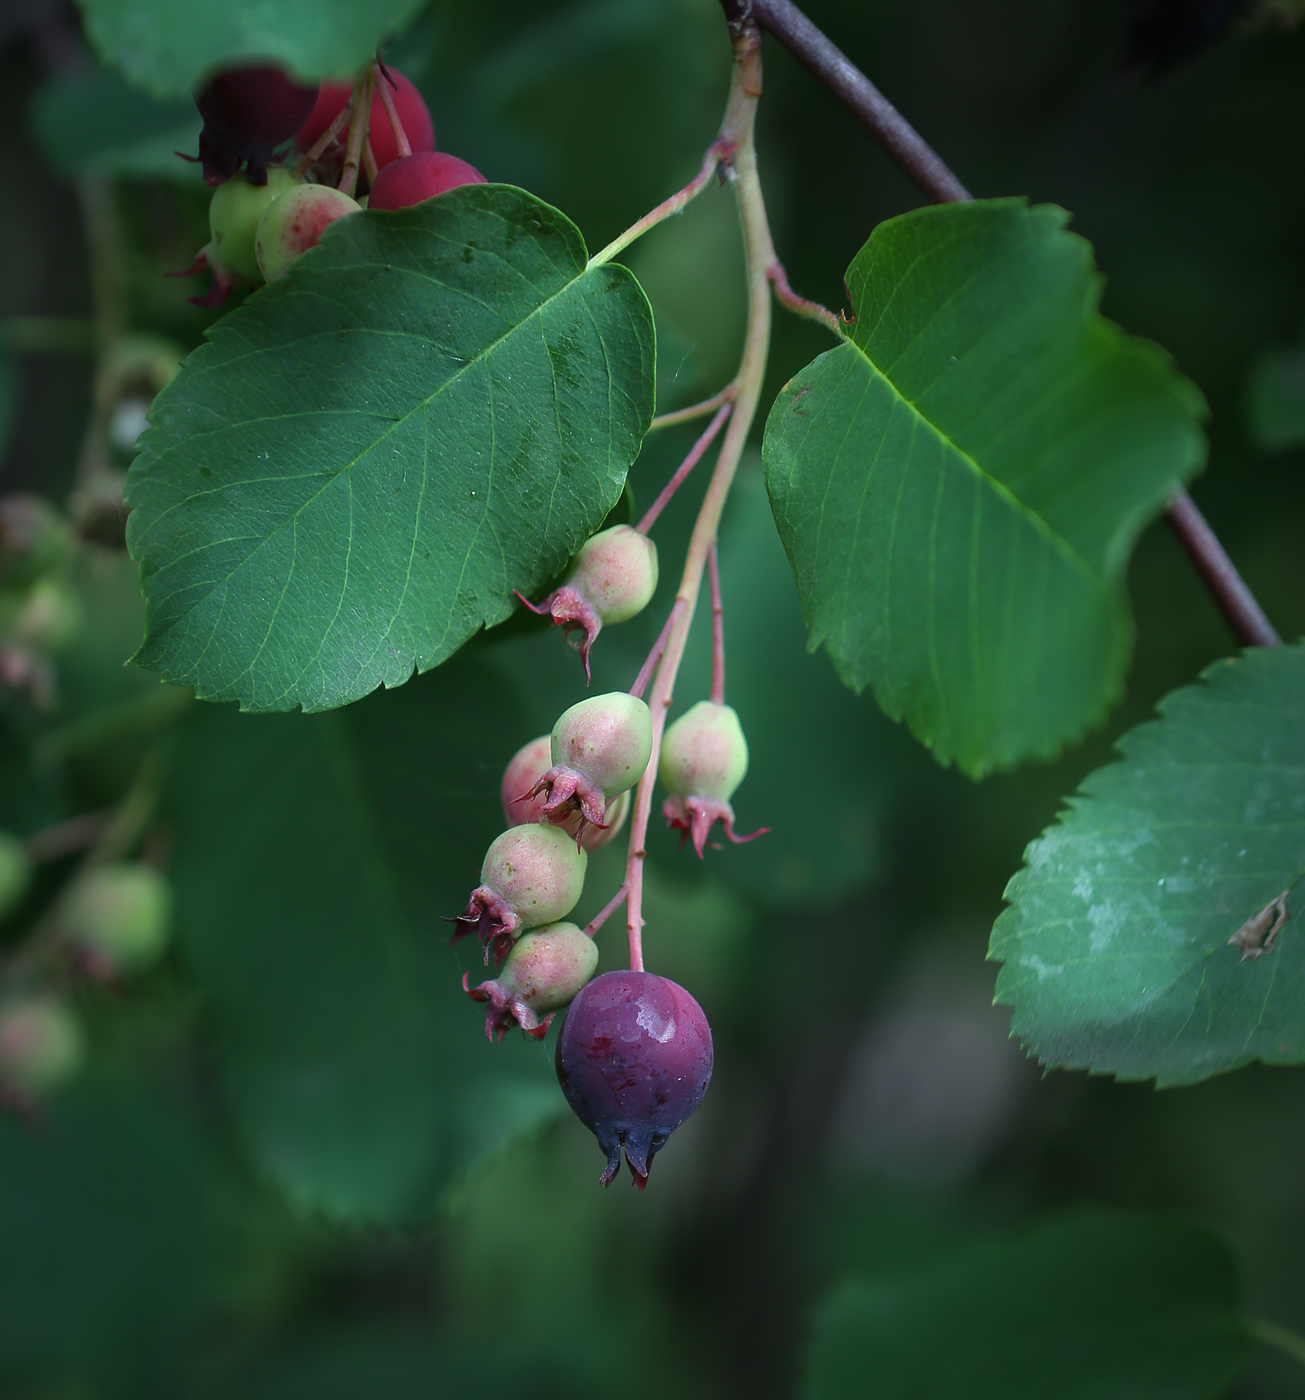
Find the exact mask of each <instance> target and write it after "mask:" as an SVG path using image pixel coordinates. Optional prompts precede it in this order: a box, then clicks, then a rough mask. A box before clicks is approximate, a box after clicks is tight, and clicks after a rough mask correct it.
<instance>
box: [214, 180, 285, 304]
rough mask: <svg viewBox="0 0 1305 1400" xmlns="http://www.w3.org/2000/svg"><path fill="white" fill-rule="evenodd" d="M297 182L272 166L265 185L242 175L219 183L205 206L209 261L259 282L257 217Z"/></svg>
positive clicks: (260, 275)
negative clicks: (250, 181) (206, 207)
mask: <svg viewBox="0 0 1305 1400" xmlns="http://www.w3.org/2000/svg"><path fill="white" fill-rule="evenodd" d="M301 183H302V182H301V181H300V180H297V179H296V178H295V177H294V175H293V174H292V173H291V172H290V171H289V170H287V169H285V167H284V166H280V165H274V166H272V167H271V168H270V169H269V170H268V172H267V182H266V183H265V184H262V185H251V184H250V183H249V180H248V178H247V177H246V176H244V175H233V176H232V177H231V179H229V180H227V181H226V182H225V183H223V184H221V185H219V186H218V187H217V189H215V190H214V191H213V198H212V200H211V201H210V202H209V206H208V227H209V232H210V233H211V234H212V242H210V244H209V245H208V246H209V260H210V262H211V263H212V264H213V265H214V266H215V267H222V268H224V269H226V270H227V271H228V272H233V273H235V274H236V275H237V276H239V277H244V278H246V279H247V280H249V281H250V282H261V281H262V280H263V274H262V271H261V270H260V269H259V266H258V256H257V254H256V253H255V251H254V239H255V236H256V235H257V233H258V223H259V220H260V219H261V218H262V217H263V213H264V211H265V210H266V209H267V206H268V205H269V204H271V202H272V201H273V200H274V199H276V198H277V196H278V195H282V194H284V193H285V192H286V191H287V190H289V189H292V188H293V187H294V186H296V185H298V184H301Z"/></svg>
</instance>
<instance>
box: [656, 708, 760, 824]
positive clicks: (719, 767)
mask: <svg viewBox="0 0 1305 1400" xmlns="http://www.w3.org/2000/svg"><path fill="white" fill-rule="evenodd" d="M747 771H748V742H747V740H746V739H745V738H744V737H743V728H742V726H741V725H740V724H739V717H738V715H737V714H735V712H734V709H733V707H732V706H730V705H713V704H712V702H711V701H710V700H699V701H698V703H697V704H696V705H694V706H693V707H692V708H691V709H689V710H687V711H686V712H685V713H684V714H683V715H681V716H680V718H679V719H677V720H676V721H675V723H674V724H672V725H671V726H670V727H669V728H668V729H667V730H666V735H665V737H664V738H663V739H662V756H661V762H660V763H659V764H658V767H657V775H658V777H660V778H661V780H662V786H663V787H664V788H665V789H666V791H667V792H669V793H672V794H675V795H677V796H685V797H689V796H692V797H711V798H715V799H716V800H717V801H720V802H728V801H729V800H730V798H731V797H733V796H734V793H735V791H736V790H737V789H738V786H739V784H740V783H741V782H742V781H743V779H744V777H745V776H746V774H747Z"/></svg>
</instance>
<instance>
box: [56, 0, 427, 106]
mask: <svg viewBox="0 0 1305 1400" xmlns="http://www.w3.org/2000/svg"><path fill="white" fill-rule="evenodd" d="M78 4H79V6H80V8H81V11H82V19H83V22H84V23H85V26H86V33H87V36H88V37H89V38H90V41H91V43H92V44H93V45H94V46H95V48H96V50H97V52H98V53H99V55H100V57H101V58H102V59H103V60H104V61H105V62H106V63H110V64H113V65H114V66H115V67H118V68H121V69H122V71H123V72H124V73H125V74H126V75H127V77H128V78H130V79H131V80H132V82H134V83H138V84H139V85H140V86H141V87H144V88H147V89H149V90H150V91H151V92H153V93H155V94H156V95H158V96H160V97H176V96H179V95H181V94H183V93H189V92H190V91H191V89H192V88H194V87H196V86H198V84H199V82H200V80H201V79H202V78H204V77H205V76H206V75H207V74H209V73H211V72H212V71H213V70H214V69H216V68H221V67H223V66H226V65H230V64H233V63H238V62H241V61H245V62H253V61H261V62H264V63H267V62H272V63H279V64H281V65H282V66H283V67H285V68H288V69H290V70H292V71H293V72H295V73H298V74H300V75H301V76H303V77H306V78H321V77H326V76H328V75H330V74H334V73H344V72H347V71H349V70H350V69H353V68H356V67H357V66H358V65H359V64H360V63H363V62H364V61H365V60H366V59H367V58H368V57H369V56H370V55H371V54H372V53H374V52H375V50H376V48H377V46H378V45H379V44H380V43H381V41H382V40H383V39H385V38H387V37H388V36H390V35H392V34H393V33H395V32H396V31H397V30H398V29H400V28H402V27H403V25H405V24H406V23H407V22H408V21H409V20H410V19H411V18H412V16H413V15H415V14H416V13H417V11H418V10H420V9H421V8H422V4H423V0H222V3H220V4H214V3H213V0H78Z"/></svg>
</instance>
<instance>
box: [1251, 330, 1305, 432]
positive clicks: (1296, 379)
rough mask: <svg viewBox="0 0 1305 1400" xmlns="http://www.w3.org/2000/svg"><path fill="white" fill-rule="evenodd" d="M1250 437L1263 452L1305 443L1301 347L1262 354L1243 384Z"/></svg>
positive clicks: (1303, 356)
mask: <svg viewBox="0 0 1305 1400" xmlns="http://www.w3.org/2000/svg"><path fill="white" fill-rule="evenodd" d="M1246 421H1247V425H1248V426H1249V428H1250V433H1251V438H1252V439H1253V440H1254V442H1255V443H1256V445H1257V446H1259V447H1262V448H1263V449H1264V450H1265V451H1266V452H1282V451H1285V450H1286V449H1287V448H1291V447H1301V446H1305V349H1299V350H1279V351H1276V352H1275V353H1273V354H1269V355H1264V356H1262V357H1261V358H1260V359H1259V360H1258V361H1257V362H1256V364H1255V365H1254V367H1253V368H1252V370H1251V374H1250V378H1249V380H1248V381H1247V384H1246Z"/></svg>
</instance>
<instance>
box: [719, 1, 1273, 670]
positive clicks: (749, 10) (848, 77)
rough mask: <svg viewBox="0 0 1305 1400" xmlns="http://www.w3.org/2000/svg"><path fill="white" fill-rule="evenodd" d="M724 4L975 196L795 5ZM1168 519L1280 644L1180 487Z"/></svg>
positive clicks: (1253, 622)
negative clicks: (769, 34)
mask: <svg viewBox="0 0 1305 1400" xmlns="http://www.w3.org/2000/svg"><path fill="white" fill-rule="evenodd" d="M721 6H722V8H723V9H724V11H725V17H726V19H728V20H729V21H730V23H731V25H733V26H737V25H739V24H741V23H743V22H745V21H751V22H752V23H754V24H757V25H759V26H760V27H761V28H762V29H765V30H767V31H768V32H769V33H771V34H773V35H774V36H775V38H776V39H778V40H779V41H780V43H781V44H783V45H784V47H785V48H786V49H788V50H789V52H790V53H791V54H792V55H793V56H794V57H795V58H796V59H797V60H798V61H799V62H800V63H802V64H804V65H805V66H806V67H807V68H808V69H809V70H810V71H811V72H812V73H813V74H814V75H815V76H816V77H817V78H818V79H819V80H820V81H821V82H822V83H823V84H824V85H825V86H826V87H827V88H828V89H829V90H830V91H831V92H832V93H833V94H834V95H835V96H836V97H837V98H839V99H840V100H841V101H842V103H843V105H844V106H846V107H847V108H848V109H849V110H850V111H851V112H852V113H854V114H855V115H856V116H857V117H859V118H860V119H861V121H862V122H863V123H864V124H865V126H866V127H867V128H868V130H869V131H870V134H871V135H872V136H873V137H874V138H875V140H876V141H878V142H879V144H880V145H881V146H882V147H883V148H884V149H885V150H886V151H887V152H888V154H889V155H890V156H892V158H893V159H894V160H895V161H896V162H897V164H898V165H900V166H901V168H902V169H903V170H904V171H905V172H906V173H907V174H908V175H909V176H910V177H911V179H913V180H914V181H915V183H916V184H917V185H918V186H919V187H920V189H921V190H923V191H924V193H925V194H926V195H927V196H928V197H929V198H930V199H931V200H933V201H934V202H935V203H937V204H947V203H950V202H952V201H954V200H968V199H972V198H973V195H971V194H970V192H969V191H968V190H967V189H966V188H965V186H964V185H962V184H961V182H960V181H959V180H958V179H957V178H956V176H955V175H954V174H953V173H952V172H951V171H950V170H949V169H948V168H947V166H946V165H945V164H944V163H943V162H942V160H940V159H939V157H938V155H937V153H936V152H935V151H934V150H933V149H932V147H930V145H929V144H928V142H927V141H925V140H924V138H923V137H922V136H921V135H920V134H919V132H917V131H916V130H915V128H914V127H913V126H912V125H911V124H910V122H908V121H907V120H906V119H905V117H903V116H902V114H901V113H900V112H899V111H898V110H897V109H896V108H895V107H894V106H893V104H892V103H891V102H889V101H888V99H887V98H886V97H885V96H884V95H883V93H881V92H880V91H879V89H878V88H876V87H875V85H874V84H873V83H872V82H871V81H870V79H869V78H867V77H866V76H865V74H864V73H862V72H861V70H860V69H859V68H857V66H856V65H855V64H854V63H853V62H852V61H851V59H849V58H848V57H847V55H846V54H844V53H843V52H842V51H841V50H840V49H839V48H838V46H837V45H836V44H834V42H833V41H832V40H831V39H829V37H828V36H827V35H825V34H824V33H822V32H821V30H820V29H819V28H817V26H816V25H814V24H813V23H812V22H811V21H810V20H809V19H808V18H807V17H806V15H804V14H803V13H802V11H801V10H799V9H798V7H797V6H796V5H794V4H793V3H792V0H721ZM1165 518H1166V519H1167V520H1168V521H1169V524H1170V527H1171V528H1172V529H1173V531H1174V533H1175V534H1176V535H1177V536H1178V538H1179V539H1180V540H1182V542H1183V546H1184V548H1185V549H1186V550H1187V552H1188V554H1189V555H1190V556H1191V558H1192V561H1193V563H1194V564H1195V565H1196V567H1197V570H1198V571H1199V572H1200V574H1201V577H1202V578H1203V579H1204V580H1205V583H1206V585H1207V587H1208V588H1209V589H1210V592H1211V593H1212V594H1213V596H1214V600H1215V602H1216V603H1218V605H1219V607H1220V608H1221V609H1222V611H1223V614H1224V616H1225V617H1226V618H1227V620H1228V622H1229V624H1230V625H1231V627H1232V629H1233V632H1234V633H1235V635H1236V636H1237V638H1238V640H1239V641H1241V642H1242V643H1243V644H1245V645H1249V646H1275V645H1277V644H1278V642H1279V640H1280V639H1279V637H1278V634H1277V632H1276V631H1275V630H1274V628H1273V626H1272V625H1271V624H1270V622H1269V620H1268V618H1267V617H1265V615H1264V611H1263V609H1262V608H1261V607H1260V605H1259V603H1257V602H1256V600H1255V598H1254V596H1253V595H1252V593H1251V591H1250V589H1249V588H1247V587H1246V584H1245V581H1244V580H1243V579H1242V578H1241V576H1240V575H1239V574H1238V572H1237V569H1236V567H1235V566H1234V565H1233V563H1232V561H1231V560H1230V559H1229V557H1228V554H1227V551H1226V550H1225V549H1224V547H1223V546H1222V545H1221V544H1220V543H1219V540H1218V537H1217V536H1216V535H1215V533H1214V531H1213V530H1211V529H1210V527H1209V525H1208V524H1207V523H1206V521H1205V518H1204V517H1203V516H1202V515H1201V512H1200V511H1199V510H1198V509H1197V508H1196V505H1195V503H1194V502H1193V501H1192V498H1191V496H1189V495H1188V494H1187V492H1186V491H1185V490H1184V489H1183V488H1182V487H1181V486H1180V487H1179V488H1178V489H1177V490H1176V491H1175V492H1174V494H1173V496H1172V497H1171V498H1170V501H1169V505H1168V507H1167V508H1166V510H1165Z"/></svg>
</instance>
